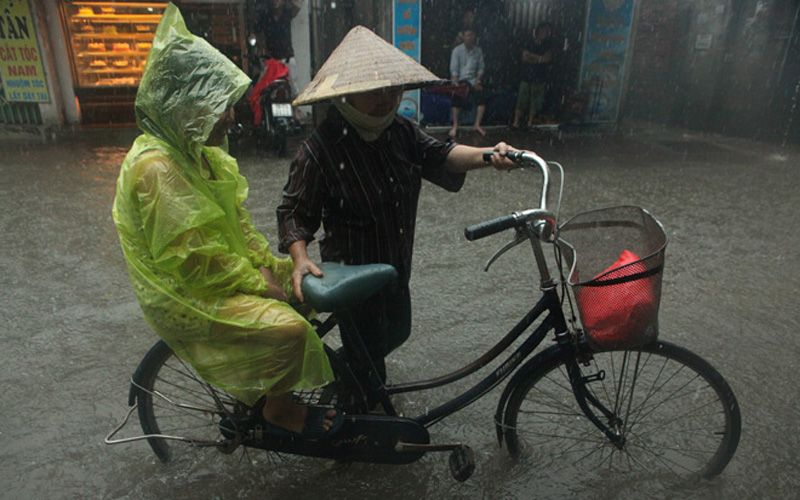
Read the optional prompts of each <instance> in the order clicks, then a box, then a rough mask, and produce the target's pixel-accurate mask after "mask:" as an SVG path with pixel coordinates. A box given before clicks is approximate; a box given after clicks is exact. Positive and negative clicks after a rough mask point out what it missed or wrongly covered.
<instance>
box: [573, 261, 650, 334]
mask: <svg viewBox="0 0 800 500" xmlns="http://www.w3.org/2000/svg"><path fill="white" fill-rule="evenodd" d="M638 260H639V256H637V255H636V254H634V253H633V252H630V251H628V250H624V251H623V252H622V254H621V255H620V256H619V259H617V261H616V262H615V263H614V264H613V265H612V266H611V267H609V268H608V269H606V270H605V271H603V272H602V273H600V274H598V275H597V276H595V280H597V278H599V277H600V276H603V275H605V274H606V273H609V272H611V271H614V270H615V269H619V268H621V267H622V266H625V265H627V264H631V265H630V266H628V267H626V268H625V269H622V270H620V271H617V272H611V274H609V275H606V276H604V277H603V278H602V279H600V280H597V281H594V283H597V284H598V285H600V286H586V287H584V288H583V289H582V290H581V291H580V296H579V302H580V308H581V319H582V320H583V326H584V328H586V331H587V332H589V334H590V337H591V338H592V339H593V340H594V341H595V342H596V343H598V344H601V345H608V346H611V345H613V344H616V343H627V342H631V341H634V340H635V339H636V337H637V336H641V335H642V334H644V333H645V332H646V331H647V329H648V327H650V325H652V323H653V322H654V321H655V315H656V314H657V307H658V305H657V304H656V296H655V290H654V288H653V287H654V282H653V280H654V276H648V277H643V278H640V279H635V280H632V281H626V282H624V283H617V284H611V285H607V286H602V283H603V281H607V280H616V279H619V278H625V277H627V276H632V275H635V274H639V273H643V272H645V271H647V266H645V265H644V263H643V262H636V261H638Z"/></svg>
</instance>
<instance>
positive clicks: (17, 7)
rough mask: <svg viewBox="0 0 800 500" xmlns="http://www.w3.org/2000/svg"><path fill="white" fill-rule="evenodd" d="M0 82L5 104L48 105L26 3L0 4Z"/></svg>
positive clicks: (22, 0) (6, 0)
mask: <svg viewBox="0 0 800 500" xmlns="http://www.w3.org/2000/svg"><path fill="white" fill-rule="evenodd" d="M0 81H1V82H2V85H3V89H4V91H5V98H6V100H7V101H14V102H50V93H49V91H48V90H47V81H46V80H45V75H44V67H43V65H42V57H41V51H40V50H39V43H38V41H37V38H36V28H35V25H34V20H33V16H32V15H31V10H30V6H29V5H28V0H0Z"/></svg>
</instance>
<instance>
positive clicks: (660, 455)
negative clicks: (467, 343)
mask: <svg viewBox="0 0 800 500" xmlns="http://www.w3.org/2000/svg"><path fill="white" fill-rule="evenodd" d="M490 154H491V153H486V155H490ZM508 157H509V158H511V159H513V160H515V161H516V162H518V163H520V164H521V165H525V164H532V165H534V166H535V167H538V169H539V171H540V172H541V174H542V191H541V194H540V197H539V198H540V199H539V207H538V208H533V209H528V210H524V211H519V212H514V213H512V214H510V215H506V216H502V217H499V218H496V219H493V220H490V221H486V222H483V223H480V224H476V225H474V226H470V227H468V228H466V230H465V235H466V237H467V239H469V240H477V239H479V238H483V237H486V236H489V235H493V234H496V233H499V232H502V231H506V230H512V229H513V230H514V235H515V236H514V239H513V240H512V241H511V242H509V243H508V244H506V245H505V246H503V247H502V248H500V249H499V250H498V251H497V252H496V253H495V254H494V255H493V256H492V257H491V258H490V259H489V260H488V262H487V263H486V265H485V270H487V271H488V269H489V267H490V266H491V265H492V263H493V262H495V261H496V260H497V259H498V258H499V257H500V256H501V255H503V254H504V253H505V252H507V251H508V250H510V249H511V248H513V247H516V246H517V245H520V244H522V243H525V242H529V243H530V245H531V249H532V253H533V256H534V260H535V262H536V267H537V269H538V271H539V275H540V289H541V291H542V295H541V298H540V299H539V300H538V302H537V303H536V304H535V305H533V307H532V308H531V309H530V310H529V311H528V313H527V314H525V316H524V317H523V318H522V319H521V320H520V321H519V322H518V323H517V324H516V325H515V326H514V327H513V328H512V329H511V330H510V331H509V332H508V333H506V335H505V336H504V337H503V338H502V339H500V340H499V341H498V342H497V343H496V344H495V345H494V346H493V347H492V348H491V349H490V350H489V351H487V352H486V353H485V354H483V355H482V356H481V357H479V358H478V359H477V360H475V361H473V362H472V363H470V364H468V365H466V366H464V367H463V368H461V369H459V370H457V371H455V372H452V373H450V374H446V375H443V376H440V377H437V378H434V379H430V380H424V381H418V382H411V383H404V384H390V385H385V384H383V383H381V382H379V379H378V377H373V378H372V379H371V380H370V381H369V382H368V383H366V384H362V383H361V382H360V381H358V380H356V378H355V377H354V376H353V374H352V372H351V371H350V369H349V366H348V364H347V363H346V362H345V361H343V360H342V359H341V358H340V356H339V355H338V354H337V352H336V351H334V350H333V349H332V348H330V347H329V346H328V345H326V346H325V348H326V352H327V353H328V356H329V359H330V361H331V365H332V367H333V370H334V373H335V376H336V380H335V382H334V383H332V384H330V385H328V386H326V387H324V388H321V389H319V390H316V391H308V392H305V393H298V395H297V396H298V398H301V399H302V400H303V401H305V402H308V403H315V404H323V405H335V406H336V407H337V408H340V409H341V410H342V411H344V412H345V414H346V419H345V424H344V425H343V427H342V428H341V429H340V430H339V431H338V432H337V433H336V434H335V435H333V436H331V437H329V438H326V439H323V440H320V441H316V442H308V441H302V440H299V439H290V438H280V437H275V436H273V435H270V434H269V433H265V432H263V429H261V428H260V427H259V426H258V425H252V422H253V421H254V418H253V415H254V414H255V413H257V411H258V410H254V409H253V408H249V407H247V406H246V405H244V404H243V403H241V402H238V401H236V400H235V399H234V398H232V397H231V396H229V395H227V394H225V393H224V392H222V391H220V390H219V389H216V388H214V387H212V386H210V385H209V384H207V383H205V382H204V381H202V380H201V379H200V377H199V376H197V374H196V373H195V372H194V370H192V369H191V367H190V366H189V365H187V364H185V363H183V362H182V361H181V360H180V359H178V358H177V357H176V356H175V355H174V354H173V353H172V351H171V349H170V348H169V347H168V346H167V345H166V344H164V343H163V342H162V341H159V342H157V343H156V345H154V346H153V347H152V349H151V350H150V351H149V352H148V353H147V354H146V355H145V357H144V358H143V359H142V361H141V363H140V364H139V366H138V368H137V369H136V371H135V373H134V374H133V376H132V379H131V386H130V392H129V400H128V403H129V406H130V409H129V411H128V413H127V415H126V417H125V419H124V421H123V422H122V423H121V424H119V425H118V426H117V427H116V428H115V429H113V430H112V431H111V433H110V434H109V435H108V436H107V437H106V442H107V443H108V444H118V443H126V442H131V441H136V440H144V439H146V440H147V441H148V443H149V444H150V446H151V448H152V449H153V451H154V452H155V453H156V455H157V456H158V457H159V458H160V459H161V460H162V461H168V460H169V459H170V454H171V452H172V447H171V446H170V443H171V442H172V441H182V442H185V443H189V444H191V445H194V446H199V447H213V448H217V449H218V450H220V451H222V452H225V453H231V452H232V451H233V450H235V449H237V447H239V446H245V447H252V448H260V449H266V450H269V451H273V452H279V453H288V454H296V455H306V456H312V457H322V458H333V459H339V460H346V461H363V462H376V463H394V464H402V463H410V462H413V461H416V460H418V459H420V458H421V457H422V456H423V455H425V454H426V453H428V452H437V451H450V452H451V455H450V471H451V474H452V476H453V477H454V478H455V479H457V480H460V481H464V480H466V479H467V478H468V477H469V476H470V475H471V474H472V472H473V471H474V467H475V464H474V457H473V455H472V452H471V449H470V448H469V446H467V445H465V444H463V443H439V444H436V443H432V442H431V437H430V434H429V432H428V428H429V427H430V426H432V425H433V424H435V423H437V422H439V421H441V420H442V419H444V418H445V417H447V416H449V415H451V414H453V413H455V412H457V411H459V410H461V409H463V408H465V407H466V406H468V405H469V404H470V403H472V402H474V401H476V400H477V399H479V398H481V397H483V396H484V395H486V394H487V393H488V392H489V391H491V390H492V389H494V388H495V387H497V386H498V385H499V384H500V383H502V382H503V381H505V380H507V379H508V382H507V384H506V386H505V388H504V390H503V391H502V393H501V396H500V400H499V402H498V404H497V409H496V412H495V427H496V432H497V438H498V441H499V443H500V445H501V446H502V444H503V442H505V443H506V446H507V447H508V450H509V452H510V454H511V455H512V456H513V457H515V458H520V457H524V456H527V455H535V456H536V457H539V458H542V457H549V459H551V460H553V461H555V462H556V463H558V464H560V465H571V466H574V467H576V468H582V467H586V468H596V467H602V468H604V469H607V470H609V471H610V472H615V473H631V472H632V473H639V472H643V473H645V474H647V475H648V477H663V478H665V479H675V480H679V481H681V482H686V481H687V480H695V479H700V478H706V479H708V478H712V477H714V476H716V475H718V474H719V473H721V472H722V471H723V469H724V468H725V466H726V465H727V464H728V462H729V461H730V460H731V458H732V457H733V455H734V453H735V451H736V448H737V445H738V442H739V436H740V433H741V416H740V411H739V406H738V403H737V400H736V397H735V395H734V393H733V390H732V389H731V388H730V386H729V385H728V383H727V382H726V381H725V379H724V378H723V377H722V376H721V375H720V374H719V372H717V371H716V370H715V369H714V368H713V367H712V366H711V365H710V364H709V363H708V362H706V361H705V360H703V359H702V358H701V357H700V356H698V355H696V354H694V353H692V352H690V351H689V350H687V349H685V348H682V347H679V346H677V345H674V344H671V343H669V342H665V341H662V340H658V339H657V333H658V332H657V315H658V304H659V301H660V289H661V275H662V271H663V258H664V252H665V248H666V244H667V237H666V233H665V232H664V230H663V227H662V226H661V224H660V223H659V222H658V221H657V220H656V219H655V218H654V217H653V216H652V215H650V214H649V213H648V212H647V211H645V210H643V209H641V208H638V207H615V208H611V209H602V210H596V211H592V212H585V213H583V214H579V215H577V216H575V217H572V218H571V219H569V220H568V221H566V222H564V223H563V224H561V225H558V224H557V219H558V218H557V214H558V212H559V210H560V204H561V198H562V193H563V177H564V176H563V169H562V170H561V190H560V191H559V195H558V208H557V209H556V212H555V213H554V212H552V211H550V210H549V209H548V207H547V199H548V193H549V188H550V186H549V184H550V174H551V172H550V166H551V165H555V166H558V167H559V168H561V167H560V165H558V164H557V163H554V162H551V163H548V162H545V161H544V160H542V159H541V158H539V157H538V156H536V155H534V154H531V153H527V152H513V153H509V154H508ZM598 241H603V244H602V245H598V244H597V243H598ZM543 244H549V245H552V247H553V249H554V256H555V261H556V263H557V269H558V273H559V278H560V279H558V280H555V279H553V278H552V277H551V275H550V269H549V265H548V262H547V259H546V257H545V254H544V251H543ZM620 248H622V249H624V250H627V251H630V252H633V254H632V255H634V257H636V258H635V259H633V260H632V261H630V262H627V263H623V264H620V265H618V266H616V267H614V266H612V267H611V268H608V269H605V268H606V267H607V266H608V264H610V263H611V262H613V261H614V259H615V258H616V256H617V255H618V254H619V252H620ZM624 253H625V252H623V254H624ZM635 254H638V255H643V257H641V258H639V257H638V256H636V255H635ZM321 266H322V269H323V272H324V277H323V278H321V279H319V278H315V277H313V276H311V275H309V276H306V278H305V280H304V282H303V293H304V296H305V297H306V301H307V303H309V304H310V305H311V306H313V307H314V308H315V309H316V310H317V311H319V312H329V313H330V315H328V316H327V318H325V319H324V320H321V319H320V320H314V321H313V324H314V326H315V328H316V330H317V332H318V334H319V335H320V336H321V337H323V338H324V337H325V335H327V334H328V333H329V332H330V331H332V330H333V328H334V327H335V326H336V325H337V324H339V325H345V326H347V325H348V324H349V325H351V328H340V334H342V335H345V334H346V333H345V332H350V331H352V330H353V328H352V324H351V321H352V320H351V319H350V317H349V315H348V307H349V306H351V305H352V304H355V303H358V302H359V301H361V300H364V299H365V298H367V297H369V296H370V295H372V294H374V293H375V292H377V291H378V290H380V289H381V288H382V287H384V286H386V285H388V284H389V283H391V282H392V280H393V279H394V278H395V276H396V273H395V271H394V268H392V267H391V266H388V265H383V264H374V265H366V266H344V265H340V264H333V263H323V264H321ZM565 267H566V268H568V270H569V276H568V277H565V274H564V273H565ZM603 269H605V270H603ZM587 277H588V279H587ZM569 288H571V290H570V289H569ZM565 303H566V304H567V305H565ZM576 309H577V316H576V313H575V310H576ZM608 311H611V313H612V314H611V315H610V316H609V315H605V316H604V313H605V312H608ZM578 317H580V320H581V321H580V323H579V322H578ZM609 321H611V325H610V326H609ZM569 325H571V327H570V326H569ZM551 331H552V332H553V336H552V337H553V340H554V344H553V345H551V346H549V347H546V348H544V349H543V350H541V351H540V352H538V353H536V354H535V355H533V357H531V355H532V354H533V353H534V350H535V349H536V348H537V347H538V346H539V345H540V344H541V343H542V342H543V340H544V339H545V338H546V337H547V334H548V333H549V332H551ZM526 332H529V333H528V336H527V337H526V338H525V339H524V341H522V342H521V343H520V344H519V346H518V347H517V348H516V349H514V350H513V352H511V353H510V354H509V355H507V357H506V358H505V359H504V360H502V362H500V363H499V366H497V368H494V369H493V370H492V371H491V373H489V374H488V375H486V376H485V377H484V378H482V379H481V380H480V381H478V382H477V383H476V384H475V385H473V386H472V387H471V388H469V389H467V390H466V391H464V392H463V393H461V394H460V395H458V396H456V397H455V398H453V399H452V400H450V401H446V402H444V403H442V404H440V405H439V406H438V407H436V408H433V409H431V410H428V411H426V412H425V413H423V414H421V415H418V416H415V417H406V416H400V415H398V413H397V412H396V410H395V408H394V406H393V404H392V400H391V397H392V396H395V395H397V394H402V393H411V392H416V391H422V390H430V389H434V388H437V387H442V386H445V385H447V384H451V383H453V382H455V381H458V380H461V379H464V378H465V377H467V376H470V375H473V374H475V373H476V372H477V371H478V370H480V369H481V368H483V367H485V366H487V365H489V364H490V363H492V362H493V361H495V360H497V359H498V358H499V357H500V355H501V354H503V353H504V352H506V351H508V350H509V349H510V348H511V346H512V344H513V343H515V341H517V340H518V339H520V338H522V336H523V334H525V333H526ZM348 335H349V334H348ZM350 340H351V341H352V342H354V343H356V345H358V346H360V347H361V348H363V342H361V341H360V338H359V337H358V335H354V336H353V337H352V338H351V339H350ZM360 357H361V361H362V362H364V363H368V364H369V363H370V361H369V356H368V355H367V354H366V349H365V348H363V349H361V356H360ZM373 368H374V367H373ZM368 396H371V397H372V398H373V399H377V400H379V401H380V402H381V404H382V405H383V407H384V409H385V411H386V415H376V414H370V413H368V408H367V403H366V401H367V399H368ZM134 411H138V417H139V421H140V424H141V427H142V430H143V432H144V435H142V436H137V437H133V438H118V439H115V438H114V436H115V435H116V434H117V433H118V432H119V431H120V430H121V429H122V428H123V427H124V426H125V425H126V423H127V422H128V420H129V418H130V416H131V414H132V413H133V412H134Z"/></svg>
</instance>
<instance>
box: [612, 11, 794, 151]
mask: <svg viewBox="0 0 800 500" xmlns="http://www.w3.org/2000/svg"><path fill="white" fill-rule="evenodd" d="M638 9H639V10H638V15H637V20H636V24H635V28H634V29H635V38H634V44H635V45H634V50H633V53H632V56H631V63H632V64H631V70H630V73H629V86H628V91H627V100H626V107H625V109H624V117H625V118H627V119H644V120H649V121H653V122H658V123H667V124H670V125H676V126H680V127H686V128H688V129H695V130H705V131H711V132H718V133H725V134H731V135H737V136H746V137H751V138H755V139H764V140H775V139H776V138H777V137H778V136H779V135H780V134H781V133H782V132H781V129H782V128H784V129H785V128H786V126H787V122H788V121H789V120H790V119H791V116H792V112H793V111H792V109H791V98H792V97H793V96H792V95H789V93H790V89H794V88H795V87H796V84H795V81H796V80H797V79H798V78H800V67H798V64H793V62H794V61H796V60H798V58H800V53H798V44H797V36H798V35H797V31H798V12H800V0H640V2H639V8H638Z"/></svg>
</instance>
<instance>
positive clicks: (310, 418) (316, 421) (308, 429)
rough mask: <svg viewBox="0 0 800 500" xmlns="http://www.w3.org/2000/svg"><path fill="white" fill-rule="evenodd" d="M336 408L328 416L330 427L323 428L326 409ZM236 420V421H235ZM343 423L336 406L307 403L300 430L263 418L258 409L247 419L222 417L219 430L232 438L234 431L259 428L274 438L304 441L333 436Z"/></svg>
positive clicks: (340, 411) (340, 413) (341, 415)
mask: <svg viewBox="0 0 800 500" xmlns="http://www.w3.org/2000/svg"><path fill="white" fill-rule="evenodd" d="M331 409H333V410H336V416H334V417H332V418H330V419H329V420H331V422H332V425H331V427H330V429H328V430H327V431H326V430H325V426H324V423H325V419H326V418H328V417H327V414H328V410H331ZM237 420H238V422H237ZM342 424H344V412H343V411H342V410H340V409H338V408H330V407H328V406H316V405H309V406H308V413H307V414H306V420H305V423H304V424H303V431H302V432H299V433H298V432H293V431H290V430H289V429H284V428H283V427H278V426H277V425H275V424H271V423H269V422H267V421H266V420H264V417H263V416H262V415H261V412H260V411H258V412H257V413H256V414H255V415H253V416H252V417H247V421H246V422H245V421H242V419H237V418H236V417H234V418H233V419H231V420H229V419H228V418H223V419H222V422H220V430H221V431H222V435H223V436H225V437H226V438H228V439H233V437H234V436H235V434H236V431H237V430H238V431H244V432H247V431H252V430H256V429H257V428H260V431H261V432H262V433H264V434H266V435H269V436H271V437H274V438H289V439H302V440H304V441H319V440H321V439H325V438H327V437H330V436H333V435H334V434H335V433H336V432H337V431H338V430H339V429H341V427H342Z"/></svg>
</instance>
